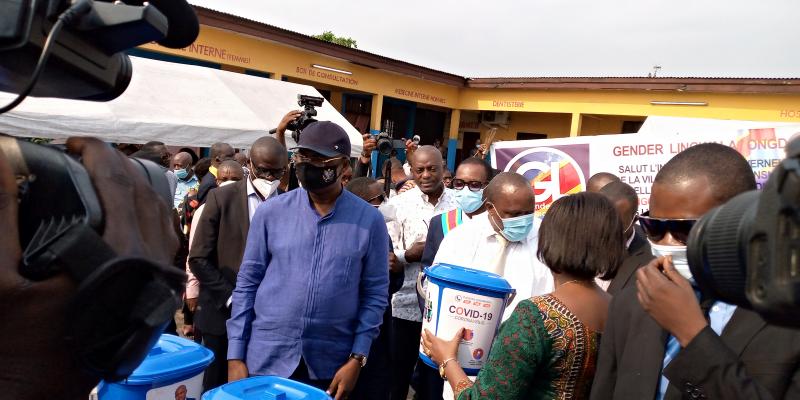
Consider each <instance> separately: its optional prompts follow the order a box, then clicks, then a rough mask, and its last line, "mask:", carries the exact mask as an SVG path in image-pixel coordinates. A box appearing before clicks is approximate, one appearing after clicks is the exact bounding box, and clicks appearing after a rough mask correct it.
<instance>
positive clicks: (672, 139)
mask: <svg viewBox="0 0 800 400" xmlns="http://www.w3.org/2000/svg"><path fill="white" fill-rule="evenodd" d="M795 135H798V136H800V125H791V126H780V127H776V128H762V129H741V130H732V131H731V132H730V133H729V134H719V133H714V134H706V135H696V134H695V135H686V134H679V133H673V134H657V135H656V134H624V135H603V136H584V137H574V138H563V139H544V140H522V141H512V142H498V143H495V144H494V145H493V146H492V155H491V156H492V167H494V168H496V169H498V170H500V171H511V172H517V173H519V174H522V175H523V176H525V177H526V178H527V179H528V180H529V181H530V183H531V186H532V187H533V190H534V193H535V194H536V216H537V217H542V216H544V214H545V213H546V212H547V209H548V208H549V207H550V204H552V203H553V201H555V200H557V199H558V198H560V197H562V196H566V195H569V194H572V193H578V192H581V191H584V190H586V181H587V180H588V179H589V177H591V176H592V175H594V174H596V173H598V172H610V173H612V174H614V175H616V176H618V177H619V178H620V179H621V180H622V181H623V182H625V183H627V184H629V185H631V186H632V187H633V188H634V189H635V190H636V193H638V194H639V209H640V212H644V211H646V210H647V209H648V203H649V198H650V188H651V186H652V184H653V180H654V179H655V176H656V174H657V173H658V171H659V170H660V169H661V167H662V166H663V165H664V164H665V163H666V162H667V161H669V160H670V159H671V158H672V157H673V156H675V155H676V154H678V153H680V152H681V151H683V150H685V149H687V148H689V147H691V146H694V145H696V144H699V143H709V142H714V143H720V144H724V145H726V146H730V147H732V148H734V149H736V150H737V151H739V152H740V153H741V154H742V155H743V156H744V157H745V158H746V159H747V161H748V162H749V163H750V166H751V167H752V169H753V174H754V175H755V178H756V182H757V184H758V187H759V189H760V188H761V187H762V186H763V185H764V183H765V182H766V181H767V179H768V178H769V174H770V172H771V171H772V169H773V168H775V167H776V166H777V165H778V164H780V162H781V161H782V160H783V158H784V155H785V154H784V148H785V147H786V144H787V143H788V142H789V141H790V139H791V138H792V137H794V136H795Z"/></svg>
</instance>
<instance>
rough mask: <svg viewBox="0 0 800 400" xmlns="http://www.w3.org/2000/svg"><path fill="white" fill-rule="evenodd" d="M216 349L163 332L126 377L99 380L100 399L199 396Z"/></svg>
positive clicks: (134, 399) (184, 397)
mask: <svg viewBox="0 0 800 400" xmlns="http://www.w3.org/2000/svg"><path fill="white" fill-rule="evenodd" d="M213 360H214V353H212V352H211V350H209V349H207V348H205V347H203V346H200V345H199V344H197V343H195V342H193V341H191V340H187V339H183V338H180V337H177V336H174V335H161V337H160V338H159V339H158V342H156V345H155V346H153V348H152V349H150V353H149V354H148V355H147V358H145V359H144V361H142V364H141V365H139V368H136V370H135V371H133V374H131V376H129V377H128V378H127V379H124V380H122V381H119V382H113V383H108V382H100V386H99V387H98V392H97V394H98V398H99V399H100V400H151V399H169V400H172V399H186V400H193V399H194V400H196V399H199V398H200V395H201V394H202V393H203V372H204V371H205V369H206V368H207V367H208V365H209V364H211V361H213Z"/></svg>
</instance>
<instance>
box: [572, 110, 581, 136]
mask: <svg viewBox="0 0 800 400" xmlns="http://www.w3.org/2000/svg"><path fill="white" fill-rule="evenodd" d="M580 135H581V113H572V124H571V125H570V129H569V136H570V137H576V136H580Z"/></svg>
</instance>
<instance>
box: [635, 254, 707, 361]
mask: <svg viewBox="0 0 800 400" xmlns="http://www.w3.org/2000/svg"><path fill="white" fill-rule="evenodd" d="M662 271H663V272H662ZM636 288H637V289H638V294H637V296H638V298H639V303H640V304H641V305H642V308H643V309H644V310H645V311H646V312H647V313H648V314H650V316H651V317H653V319H654V320H655V321H656V322H657V323H658V324H659V325H661V327H662V328H664V329H666V330H667V331H669V333H671V334H672V336H674V337H675V338H676V339H678V342H680V344H681V347H686V346H687V345H688V344H689V342H691V341H692V339H694V337H695V336H697V334H698V333H700V331H702V330H703V328H705V327H706V325H708V322H707V321H706V318H705V317H704V316H703V312H702V311H701V310H700V303H699V302H698V300H697V296H696V295H695V293H694V289H693V288H692V285H691V283H689V281H688V280H687V279H686V278H684V277H683V276H681V274H679V273H678V271H676V270H675V267H674V266H673V265H672V260H671V259H670V258H667V257H659V258H657V259H655V260H653V261H651V262H650V263H649V264H647V265H645V266H644V267H642V268H639V270H638V271H636Z"/></svg>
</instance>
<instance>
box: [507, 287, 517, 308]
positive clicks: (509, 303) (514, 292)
mask: <svg viewBox="0 0 800 400" xmlns="http://www.w3.org/2000/svg"><path fill="white" fill-rule="evenodd" d="M516 297H517V292H516V291H513V292H511V295H510V296H508V303H506V308H508V306H510V305H511V303H513V302H514V299H515V298H516Z"/></svg>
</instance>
